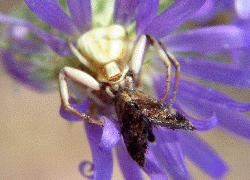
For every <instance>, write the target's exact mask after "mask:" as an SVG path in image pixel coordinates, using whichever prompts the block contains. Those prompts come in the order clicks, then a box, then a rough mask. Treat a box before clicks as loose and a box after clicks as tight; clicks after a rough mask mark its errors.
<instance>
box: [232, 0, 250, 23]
mask: <svg viewBox="0 0 250 180" xmlns="http://www.w3.org/2000/svg"><path fill="white" fill-rule="evenodd" d="M249 4H250V0H235V9H236V11H237V13H238V16H239V17H240V18H242V19H248V18H250V6H249Z"/></svg>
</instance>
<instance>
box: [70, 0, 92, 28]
mask: <svg viewBox="0 0 250 180" xmlns="http://www.w3.org/2000/svg"><path fill="white" fill-rule="evenodd" d="M67 3H68V7H69V10H70V14H71V17H72V20H73V21H74V23H75V24H76V26H77V27H78V29H79V30H80V31H81V32H85V31H87V30H89V29H90V27H91V4H90V0H67Z"/></svg>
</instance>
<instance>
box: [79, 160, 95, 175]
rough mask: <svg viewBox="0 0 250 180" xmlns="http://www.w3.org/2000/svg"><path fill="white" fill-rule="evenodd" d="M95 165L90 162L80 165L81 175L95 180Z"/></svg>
mask: <svg viewBox="0 0 250 180" xmlns="http://www.w3.org/2000/svg"><path fill="white" fill-rule="evenodd" d="M93 170H94V165H93V163H92V162H90V161H83V162H81V163H80V165H79V171H80V173H81V175H82V176H83V177H85V178H88V179H93Z"/></svg>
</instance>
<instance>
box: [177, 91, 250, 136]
mask: <svg viewBox="0 0 250 180" xmlns="http://www.w3.org/2000/svg"><path fill="white" fill-rule="evenodd" d="M187 96H188V95H184V96H182V97H181V98H180V99H178V101H181V102H182V104H185V106H189V108H190V109H194V110H193V112H195V113H196V109H198V111H199V113H200V114H206V116H208V111H209V113H211V112H213V113H215V114H216V117H217V119H218V125H219V126H220V127H222V128H224V129H226V130H228V131H230V132H233V133H235V134H237V135H239V136H242V137H244V138H247V139H250V119H249V117H247V116H246V115H244V114H242V113H240V112H238V111H237V110H235V109H234V108H230V107H222V106H217V105H216V104H213V103H207V102H203V101H200V100H199V99H196V98H195V97H189V98H188V97H187Z"/></svg>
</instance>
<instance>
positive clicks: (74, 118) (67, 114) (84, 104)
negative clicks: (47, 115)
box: [59, 99, 89, 122]
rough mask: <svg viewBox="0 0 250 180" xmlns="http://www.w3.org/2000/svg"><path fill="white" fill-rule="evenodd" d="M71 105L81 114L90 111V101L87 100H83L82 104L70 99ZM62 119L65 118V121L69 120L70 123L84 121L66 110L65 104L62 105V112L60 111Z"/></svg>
mask: <svg viewBox="0 0 250 180" xmlns="http://www.w3.org/2000/svg"><path fill="white" fill-rule="evenodd" d="M69 102H70V105H71V106H72V107H73V108H75V109H77V110H78V111H79V112H82V113H85V112H87V111H88V108H89V101H88V100H87V99H85V100H83V101H82V103H80V104H79V103H77V102H76V101H75V100H74V99H70V101H69ZM59 113H60V115H61V117H63V118H64V119H66V120H68V121H72V122H73V121H82V119H81V118H80V117H79V116H77V115H75V114H72V113H70V112H68V111H66V110H65V107H64V105H63V104H61V107H60V111H59Z"/></svg>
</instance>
